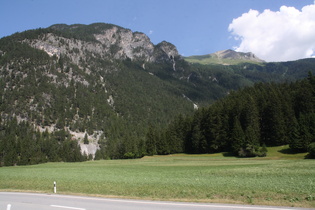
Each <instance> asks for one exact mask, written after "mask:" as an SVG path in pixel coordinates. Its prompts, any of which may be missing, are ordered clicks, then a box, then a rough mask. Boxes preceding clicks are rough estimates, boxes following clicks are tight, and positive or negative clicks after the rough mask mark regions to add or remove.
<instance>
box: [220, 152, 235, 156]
mask: <svg viewBox="0 0 315 210" xmlns="http://www.w3.org/2000/svg"><path fill="white" fill-rule="evenodd" d="M222 154H223V156H224V157H236V156H235V154H234V153H233V152H223V153H222Z"/></svg>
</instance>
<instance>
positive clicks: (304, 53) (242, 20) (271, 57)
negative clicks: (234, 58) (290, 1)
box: [228, 4, 315, 61]
mask: <svg viewBox="0 0 315 210" xmlns="http://www.w3.org/2000/svg"><path fill="white" fill-rule="evenodd" d="M228 29H229V31H230V32H231V33H232V36H233V37H234V38H235V40H238V41H239V42H240V44H239V46H237V47H235V50H236V51H241V52H253V53H254V54H256V55H257V56H258V57H259V58H261V59H264V60H266V61H288V60H297V59H301V58H308V57H314V56H315V4H313V5H308V6H305V7H303V8H302V10H301V11H300V10H298V9H296V8H294V7H287V6H282V7H280V9H279V11H276V12H274V11H271V10H268V9H267V10H264V11H263V12H262V13H259V12H258V11H257V10H249V11H248V12H247V13H244V14H242V16H240V17H238V18H236V19H233V21H232V23H231V24H230V25H229V28H228Z"/></svg>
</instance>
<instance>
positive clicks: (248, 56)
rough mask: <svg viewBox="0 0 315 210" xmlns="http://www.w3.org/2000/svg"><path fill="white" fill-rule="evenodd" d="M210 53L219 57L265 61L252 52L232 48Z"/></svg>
mask: <svg viewBox="0 0 315 210" xmlns="http://www.w3.org/2000/svg"><path fill="white" fill-rule="evenodd" d="M210 55H212V56H214V57H217V58H219V59H231V60H245V61H254V62H258V63H262V62H265V61H264V60H261V59H260V58H258V57H257V56H256V55H255V54H253V53H251V52H247V53H244V52H236V51H234V50H231V49H228V50H222V51H217V52H215V53H212V54H210Z"/></svg>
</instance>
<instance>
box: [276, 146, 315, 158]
mask: <svg viewBox="0 0 315 210" xmlns="http://www.w3.org/2000/svg"><path fill="white" fill-rule="evenodd" d="M278 152H280V153H282V154H286V155H297V154H300V153H305V151H297V150H293V149H291V148H286V149H281V150H278ZM304 159H315V157H314V156H311V155H310V154H307V155H305V156H304Z"/></svg>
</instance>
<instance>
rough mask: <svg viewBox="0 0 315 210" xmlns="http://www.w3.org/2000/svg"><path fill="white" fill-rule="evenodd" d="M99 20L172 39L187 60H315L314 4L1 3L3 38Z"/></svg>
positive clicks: (283, 0)
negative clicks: (213, 56)
mask: <svg viewBox="0 0 315 210" xmlns="http://www.w3.org/2000/svg"><path fill="white" fill-rule="evenodd" d="M96 22H104V23H111V24H115V25H119V26H122V27H124V28H129V29H131V30H132V31H139V32H143V33H145V34H147V35H148V36H149V38H150V39H151V41H152V42H153V43H154V44H158V43H159V42H161V41H164V40H165V41H168V42H170V43H172V44H174V45H175V46H176V47H177V49H178V51H179V53H180V54H181V55H183V56H191V55H205V54H210V53H214V52H216V51H220V50H225V49H233V50H236V51H241V52H253V53H254V54H255V55H256V56H257V57H259V58H261V59H264V60H266V61H287V60H297V59H301V58H307V57H314V56H315V2H314V0H0V38H1V37H4V36H8V35H11V34H13V33H16V32H22V31H25V30H29V29H36V28H46V27H49V26H51V25H53V24H59V23H64V24H68V25H70V24H77V23H80V24H91V23H96Z"/></svg>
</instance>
